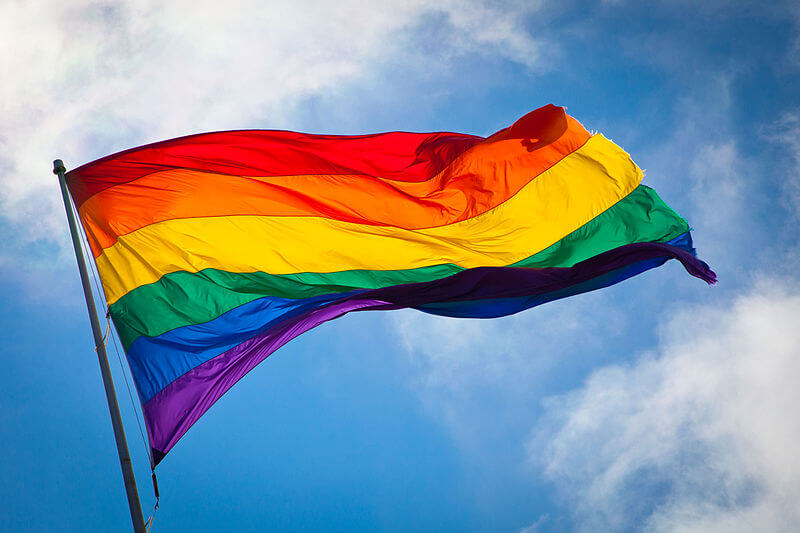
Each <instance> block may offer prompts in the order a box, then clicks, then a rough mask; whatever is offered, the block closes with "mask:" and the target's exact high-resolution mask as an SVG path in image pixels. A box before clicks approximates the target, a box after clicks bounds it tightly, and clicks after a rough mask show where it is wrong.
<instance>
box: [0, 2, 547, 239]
mask: <svg viewBox="0 0 800 533" xmlns="http://www.w3.org/2000/svg"><path fill="white" fill-rule="evenodd" d="M531 9H532V6H531V5H525V4H522V3H520V4H518V5H514V4H509V5H508V6H502V8H501V7H500V6H493V5H484V4H483V3H481V2H477V1H476V2H471V3H470V5H469V6H468V8H465V6H464V4H463V3H457V2H446V3H432V2H431V3H429V2H425V1H411V2H366V3H365V2H358V1H355V0H351V1H344V2H321V1H319V2H303V3H297V2H295V3H291V2H285V3H283V2H272V3H264V2H258V1H255V0H249V1H241V2H227V3H220V2H190V1H188V0H184V1H171V2H157V1H151V0H127V1H122V2H115V1H108V0H105V1H104V0H78V1H71V2H57V1H35V0H34V1H27V0H26V1H21V0H9V1H7V2H3V3H2V4H0V72H1V73H2V75H3V79H4V82H3V83H2V84H1V86H0V91H2V99H0V124H3V127H2V131H0V180H2V189H3V195H2V197H0V212H2V218H0V224H2V223H5V224H7V225H10V226H11V227H10V229H9V228H7V229H6V231H7V233H8V234H9V235H13V238H14V239H17V240H19V241H21V242H23V243H24V242H31V241H36V240H41V239H44V240H52V239H53V237H52V236H53V235H57V236H59V237H60V236H63V235H64V233H65V232H64V231H63V230H64V228H63V215H62V214H61V210H62V208H61V206H59V205H58V204H59V195H58V188H57V186H56V181H55V178H54V177H53V176H52V175H51V174H50V170H51V167H50V163H51V161H52V159H54V158H55V157H63V158H64V159H65V160H66V162H67V164H68V165H70V164H71V165H77V164H79V163H83V162H86V161H88V160H91V159H94V158H96V157H99V156H102V155H105V154H107V153H110V152H112V151H116V150H120V149H124V148H128V147H130V146H131V145H136V144H141V143H145V142H150V141H154V140H158V139H161V138H166V137H172V136H177V135H183V134H187V133H192V132H197V131H208V130H217V129H233V128H242V127H258V126H262V127H264V126H266V127H291V126H292V124H293V122H292V121H291V120H290V117H291V116H292V114H293V112H294V110H295V108H296V106H297V105H298V104H299V103H300V102H302V101H303V99H304V98H307V97H309V96H313V95H320V94H326V93H330V92H332V91H334V90H336V88H338V87H342V86H347V84H353V83H355V82H357V81H358V80H359V79H363V78H364V77H367V76H369V75H370V74H372V73H374V72H376V71H378V70H380V69H381V68H386V67H387V65H391V64H392V63H393V62H395V61H398V58H401V57H403V56H404V55H408V54H411V55H412V56H414V57H413V59H416V60H418V61H424V60H425V58H426V57H427V56H428V52H429V50H430V48H436V49H442V51H441V53H442V54H449V55H450V56H458V55H463V54H470V53H484V52H485V53H487V54H494V55H495V56H499V57H505V58H507V59H510V60H514V61H519V62H522V63H524V64H526V65H528V66H529V67H530V66H534V65H535V64H536V63H537V61H538V59H539V55H540V54H539V44H538V43H537V42H536V41H535V40H533V39H532V38H531V37H530V36H529V35H528V34H527V33H526V32H525V31H524V30H523V28H522V26H521V25H522V23H523V21H524V18H525V15H526V14H527V13H529V12H530V11H531ZM431 18H435V19H436V21H437V24H438V26H437V32H436V36H435V39H436V42H435V43H429V42H426V43H424V44H422V45H421V44H420V43H419V42H417V41H419V40H420V39H423V38H424V37H425V35H423V34H421V33H419V32H420V31H422V30H421V28H423V27H424V26H425V23H426V21H427V20H429V19H431ZM431 44H435V46H428V45H431ZM414 54H416V55H414ZM431 70H434V69H431Z"/></svg>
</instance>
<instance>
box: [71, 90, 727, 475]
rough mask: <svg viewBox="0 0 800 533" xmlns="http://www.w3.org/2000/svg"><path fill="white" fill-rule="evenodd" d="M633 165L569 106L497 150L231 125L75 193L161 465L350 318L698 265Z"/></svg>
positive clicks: (446, 311) (133, 154) (498, 304)
mask: <svg viewBox="0 0 800 533" xmlns="http://www.w3.org/2000/svg"><path fill="white" fill-rule="evenodd" d="M641 181H642V171H641V170H640V169H639V168H638V167H637V166H636V164H635V163H633V161H631V159H630V157H629V156H628V154H627V153H625V152H624V151H623V150H621V149H620V148H619V147H617V146H616V145H615V144H614V143H612V142H611V141H609V140H608V139H606V138H605V137H603V136H602V135H599V134H594V135H592V134H590V133H589V132H587V131H586V130H585V129H584V128H583V126H581V125H580V124H579V123H578V122H577V121H576V120H575V119H573V118H571V117H569V116H568V115H566V113H565V112H564V110H563V108H560V107H555V106H552V105H549V106H545V107H542V108H540V109H537V110H536V111H533V112H532V113H530V114H528V115H526V116H524V117H523V118H521V119H520V120H518V121H517V122H516V123H514V124H513V125H512V126H510V127H508V128H506V129H503V130H501V131H499V132H497V133H495V134H494V135H492V136H490V137H488V138H482V137H476V136H474V135H464V134H459V133H443V132H442V133H406V132H391V133H381V134H375V135H356V136H335V135H308V134H302V133H295V132H288V131H257V130H248V131H229V132H218V133H206V134H201V135H192V136H189V137H183V138H179V139H173V140H168V141H163V142H159V143H155V144H151V145H147V146H143V147H140V148H134V149H132V150H128V151H125V152H121V153H118V154H115V155H112V156H109V157H105V158H103V159H100V160H97V161H95V162H93V163H89V164H87V165H84V166H82V167H80V168H77V169H75V170H73V171H71V172H69V173H68V174H67V182H68V185H69V189H70V192H71V195H72V197H73V199H74V201H75V205H76V207H77V210H78V213H79V215H80V219H81V221H82V223H83V227H84V229H85V231H86V235H87V237H88V241H89V245H90V248H91V251H92V253H93V255H94V258H95V262H96V265H97V269H98V271H99V273H100V277H101V280H102V283H103V288H104V291H105V297H106V301H107V302H108V308H109V311H110V314H111V317H112V319H113V321H114V324H115V326H116V329H117V332H118V333H119V336H120V338H121V340H122V343H123V346H124V349H125V352H126V354H127V358H128V362H129V364H130V369H131V373H132V374H133V379H134V381H135V383H136V387H137V390H138V393H139V398H140V400H141V403H142V408H143V411H144V417H145V421H146V425H147V431H148V435H149V439H150V444H151V446H152V449H153V456H154V462H155V463H158V461H160V460H161V459H162V458H163V457H164V455H165V454H166V453H167V452H168V451H169V450H170V449H171V448H172V447H173V446H174V445H175V443H176V442H177V441H178V440H179V439H180V438H181V437H182V436H183V435H184V433H185V432H186V431H187V430H188V429H189V427H191V426H192V424H194V423H195V422H196V421H197V420H198V418H199V417H200V416H201V415H202V414H203V413H205V411H207V410H208V409H209V408H210V407H211V405H212V404H213V403H214V402H215V401H216V400H218V399H219V398H220V396H222V394H224V393H225V392H226V391H227V390H228V389H229V388H230V387H231V386H233V384H234V383H236V381H238V380H239V379H240V378H241V377H242V376H244V375H245V374H246V373H247V372H248V371H249V370H250V369H252V368H253V367H254V366H255V365H257V364H258V363H260V362H261V361H263V360H264V359H265V358H266V357H267V356H269V355H270V354H271V353H272V352H274V351H275V350H276V349H278V348H279V347H280V346H282V345H283V344H285V343H286V342H288V341H289V340H291V339H292V338H294V337H296V336H297V335H299V334H301V333H303V332H304V331H307V330H309V329H311V328H313V327H315V326H317V325H319V324H321V323H322V322H325V321H327V320H331V319H333V318H336V317H339V316H341V315H343V314H345V313H348V312H350V311H363V310H368V309H382V310H385V309H399V308H404V307H410V308H414V309H419V310H420V311H424V312H427V313H432V314H436V315H444V316H451V317H480V318H489V317H499V316H504V315H508V314H512V313H516V312H518V311H521V310H523V309H527V308H530V307H533V306H536V305H539V304H542V303H545V302H549V301H552V300H555V299H558V298H564V297H566V296H572V295H575V294H578V293H582V292H586V291H590V290H594V289H598V288H601V287H606V286H609V285H612V284H614V283H617V282H619V281H622V280H624V279H626V278H629V277H631V276H634V275H636V274H639V273H641V272H643V271H645V270H648V269H650V268H653V267H656V266H658V265H661V264H662V263H664V262H665V261H667V260H668V259H677V260H678V261H680V262H681V263H682V264H683V266H684V267H685V268H686V270H687V271H688V272H689V273H690V274H692V275H693V276H696V277H699V278H701V279H703V280H705V281H707V282H709V283H713V282H714V281H715V279H716V277H715V274H714V273H713V272H712V271H711V270H710V269H709V267H708V265H706V264H705V263H703V262H702V261H700V260H698V259H697V258H696V257H695V255H694V249H693V248H692V241H691V237H690V234H689V226H688V225H687V223H686V221H685V220H683V219H682V218H681V217H680V216H679V215H677V214H676V213H675V212H674V211H673V210H672V209H670V208H669V207H668V206H667V205H666V204H665V203H664V202H663V201H662V200H661V199H660V198H659V197H658V195H656V193H655V191H653V190H652V189H650V188H648V187H645V186H643V185H641V184H640V182H641Z"/></svg>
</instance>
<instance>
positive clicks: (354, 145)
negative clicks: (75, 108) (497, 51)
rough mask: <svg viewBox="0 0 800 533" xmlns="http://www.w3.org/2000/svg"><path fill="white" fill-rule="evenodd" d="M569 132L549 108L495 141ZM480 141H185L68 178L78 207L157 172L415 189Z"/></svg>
mask: <svg viewBox="0 0 800 533" xmlns="http://www.w3.org/2000/svg"><path fill="white" fill-rule="evenodd" d="M566 128H567V118H566V115H565V113H564V109H563V108H560V107H555V106H553V105H547V106H545V107H542V108H539V109H537V110H536V111H533V112H531V113H529V114H528V115H526V116H525V117H523V118H521V119H520V120H518V121H517V122H516V123H515V124H514V125H513V126H511V127H509V128H506V129H504V130H501V131H499V132H497V133H496V134H495V135H494V136H493V137H497V136H500V138H506V137H508V138H527V139H529V142H530V143H531V149H533V148H536V147H539V146H541V145H543V144H549V143H550V142H553V141H554V140H556V139H557V138H558V137H559V136H560V135H561V134H562V133H563V132H564V131H565V130H566ZM482 140H483V138H481V137H476V136H473V135H465V134H459V133H446V132H439V133H407V132H390V133H379V134H374V135H358V136H343V135H312V134H304V133H295V132H290V131H269V130H242V131H226V132H216V133H203V134H198V135H190V136H188V137H181V138H178V139H171V140H168V141H162V142H158V143H154V144H150V145H146V146H142V147H139V148H133V149H131V150H127V151H124V152H120V153H118V154H114V155H111V156H108V157H104V158H102V159H99V160H97V161H94V162H92V163H88V164H86V165H83V166H81V167H78V168H76V169H75V170H72V171H71V172H69V173H68V174H67V178H68V184H69V187H70V192H71V193H72V196H73V198H74V200H75V203H76V205H77V206H80V205H82V204H83V202H85V201H86V200H87V199H88V198H90V197H91V196H93V195H95V194H97V193H98V192H100V191H103V190H105V189H107V188H109V187H113V186H115V185H119V184H122V183H127V182H129V181H132V180H135V179H137V178H140V177H142V176H145V175H148V174H152V173H153V172H159V171H162V170H168V169H174V168H183V169H191V170H199V171H207V172H214V173H219V174H230V175H236V176H291V175H297V174H306V175H307V174H363V175H367V176H375V177H381V178H384V179H389V180H397V181H405V182H420V181H425V180H428V179H430V178H432V177H433V176H435V175H437V174H438V173H439V172H440V171H441V170H442V169H443V168H444V167H445V166H446V165H447V164H448V163H450V162H451V161H453V159H455V158H456V157H458V156H459V155H460V154H462V153H463V152H465V151H466V150H467V149H469V148H470V147H471V146H473V145H475V144H477V143H479V142H481V141H482Z"/></svg>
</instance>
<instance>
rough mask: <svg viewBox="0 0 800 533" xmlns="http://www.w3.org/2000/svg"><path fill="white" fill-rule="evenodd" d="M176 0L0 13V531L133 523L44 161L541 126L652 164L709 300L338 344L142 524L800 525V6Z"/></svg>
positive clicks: (571, 305)
mask: <svg viewBox="0 0 800 533" xmlns="http://www.w3.org/2000/svg"><path fill="white" fill-rule="evenodd" d="M163 4H164V3H162V2H150V1H146V0H126V1H120V2H96V1H89V0H87V1H70V2H54V1H38V2H37V1H33V2H16V1H11V2H5V3H3V4H2V5H0V45H1V46H0V68H1V69H2V72H3V79H4V81H3V83H2V89H1V90H2V99H0V124H2V127H0V181H1V182H2V183H1V185H2V188H1V189H0V190H2V191H3V193H2V195H0V207H1V208H2V209H0V213H2V215H0V239H2V247H0V301H1V302H2V303H3V305H2V306H0V328H1V329H2V331H3V333H4V336H5V342H4V343H3V344H2V345H1V346H0V351H1V352H0V353H2V356H1V357H2V359H0V360H1V361H2V363H3V365H4V371H3V372H2V373H0V440H1V441H2V443H3V444H2V447H3V452H4V453H3V456H4V460H3V461H1V462H0V478H2V479H3V480H4V483H3V484H2V485H0V502H2V503H0V510H2V515H3V520H2V521H0V529H5V530H8V531H26V530H27V531H41V530H59V531H73V530H74V531H118V530H120V531H124V530H125V528H127V527H128V525H129V518H128V511H127V505H126V503H125V495H124V491H123V487H122V481H121V475H120V472H119V466H118V462H117V458H116V451H115V449H114V447H113V436H112V433H111V425H110V422H109V419H108V414H107V408H106V405H105V399H104V397H103V390H102V384H101V380H100V375H99V369H98V365H97V361H96V357H95V355H94V353H93V349H92V346H91V337H90V332H89V327H88V320H87V318H86V316H85V308H84V304H83V301H82V295H81V292H80V286H79V282H78V277H77V272H76V267H75V263H74V258H73V257H72V255H71V254H72V251H71V248H69V242H68V240H67V239H68V233H67V229H66V219H65V216H64V212H63V207H62V206H61V205H60V198H59V193H58V186H57V181H56V179H55V177H54V176H53V175H52V174H51V161H52V160H53V159H54V158H56V157H60V158H62V159H64V161H65V163H66V164H67V166H68V167H75V166H77V165H79V164H82V163H85V162H88V161H90V160H93V159H95V158H97V157H100V156H103V155H106V154H108V153H111V152H114V151H118V150H121V149H125V148H129V147H132V146H136V145H140V144H144V143H147V142H152V141H156V140H159V139H164V138H169V137H174V136H179V135H185V134H189V133H196V132H202V131H209V130H220V129H239V128H266V129H271V128H275V129H291V130H299V131H306V132H317V133H342V134H356V133H368V132H377V131H387V130H410V131H440V130H449V131H459V132H465V133H473V134H479V135H487V134H490V133H492V132H494V131H496V130H497V129H500V128H502V127H504V126H506V125H508V124H510V123H511V122H513V121H514V120H515V119H516V118H518V117H519V116H521V115H523V114H525V113H526V112H528V111H530V110H532V109H535V108H537V107H539V106H541V105H544V104H547V103H554V104H557V105H564V106H566V107H567V108H568V112H569V113H570V114H572V115H573V116H575V117H576V118H577V119H579V120H580V121H581V122H582V123H583V124H584V125H586V127H587V128H589V129H590V130H597V131H601V132H603V133H604V134H605V135H606V136H608V137H609V138H611V139H613V140H614V141H615V142H617V143H618V144H620V145H621V146H622V147H624V148H625V149H626V150H627V151H628V152H630V153H631V154H632V156H633V157H634V159H635V160H636V161H637V163H638V164H639V165H640V166H641V167H642V168H644V169H646V178H645V183H647V184H648V185H651V186H653V187H655V188H656V189H657V190H658V191H659V193H660V194H661V196H662V197H663V198H664V199H665V200H666V201H667V202H668V203H669V204H670V205H672V206H673V207H674V208H675V209H676V210H678V211H679V212H680V213H681V214H683V215H684V216H685V217H686V218H687V219H688V220H689V222H690V224H692V226H693V228H694V231H695V243H696V245H697V247H698V250H699V253H700V256H701V257H702V258H704V259H705V260H706V261H708V262H709V263H710V264H711V265H712V267H713V268H714V269H715V270H716V271H717V273H718V274H719V277H720V283H719V284H718V285H717V286H715V287H713V288H709V287H706V286H705V285H704V284H703V283H702V282H700V281H698V280H696V279H694V278H691V277H689V276H688V275H686V274H685V273H684V272H683V270H682V269H681V268H680V267H679V266H678V265H674V264H667V265H665V266H664V267H662V268H660V269H658V270H656V271H651V272H648V273H646V274H644V275H642V276H639V277H637V278H635V279H632V280H629V281H627V282H624V283H622V284H620V285H617V286H614V287H611V288H609V289H607V290H603V291H598V292H595V293H591V294H586V295H582V296H579V297H575V298H572V299H568V300H563V301H559V302H554V303H551V304H547V305H545V306H542V307H539V308H536V309H533V310H530V311H527V312H524V313H522V314H519V315H515V316H512V317H507V318H504V319H497V320H491V321H477V320H453V319H445V318H437V317H431V316H427V315H424V314H421V313H416V312H412V311H398V312H390V313H386V312H372V313H360V314H355V315H352V316H348V317H345V318H343V319H338V320H336V321H333V322H331V323H328V324H325V325H323V326H321V327H319V328H317V329H315V330H313V331H311V332H309V333H307V334H305V335H303V336H301V337H300V338H298V339H296V340H294V341H292V342H291V343H290V344H288V345H287V346H285V347H283V348H282V349H281V350H280V351H278V352H277V353H276V354H275V355H273V356H272V357H270V358H269V359H268V360H267V361H265V362H264V363H262V364H261V365H260V366H259V367H258V368H257V369H255V370H254V371H253V372H251V373H250V374H249V375H248V376H247V377H246V378H245V379H243V380H242V381H241V382H240V383H239V384H238V385H237V386H236V387H235V388H234V389H232V390H231V391H230V392H229V393H228V394H227V395H226V396H225V397H223V399H222V400H221V401H220V402H218V404H217V405H216V406H215V407H214V408H212V410H211V411H210V412H209V413H208V414H207V415H206V416H205V417H204V418H202V419H201V420H200V422H198V423H197V424H196V425H195V426H194V427H193V428H192V429H191V430H190V431H189V433H188V434H187V435H186V436H185V437H184V439H183V440H182V441H181V442H180V443H179V444H178V445H177V446H176V447H175V448H174V449H173V451H172V452H171V453H170V454H169V455H168V456H167V458H166V459H165V460H164V461H163V462H162V464H161V465H160V466H159V468H158V475H159V483H160V488H161V493H162V507H161V509H160V510H159V512H158V514H157V516H156V523H155V529H154V530H155V531H158V530H161V531H183V530H186V531H212V530H220V529H222V530H235V531H264V530H274V531H294V530H321V531H352V530H386V531H407V530H415V531H448V530H449V531H520V532H523V531H524V532H534V531H564V530H576V531H597V530H611V531H628V530H646V531H676V530H681V531H737V530H739V531H751V530H754V529H758V530H765V531H787V530H796V529H800V512H799V511H798V509H797V505H796V502H797V501H800V461H798V459H797V454H796V453H795V450H796V449H797V443H798V441H800V419H799V418H798V417H797V411H796V405H797V404H798V401H800V393H798V389H797V386H796V384H797V382H798V380H800V331H798V328H797V324H796V323H797V317H798V316H800V275H799V274H798V271H800V270H799V267H800V232H799V231H798V229H797V225H798V222H800V33H798V27H799V24H800V9H798V8H797V6H796V5H795V4H793V3H792V2H770V3H763V2H715V1H708V2H688V1H686V2H684V1H677V0H676V1H662V2H648V3H644V2H630V1H625V0H620V1H607V2H552V1H548V0H541V1H535V2H486V3H484V2H479V1H462V2H448V1H445V2H403V3H400V2H397V3H383V2H371V3H363V4H362V3H360V2H349V1H344V2H337V3H336V5H334V3H330V2H306V3H302V5H300V3H288V2H287V3H277V2H276V3H268V4H265V3H262V2H256V1H243V2H238V3H235V4H230V3H218V2H208V3H206V2H199V3H198V2H188V1H174V2H169V3H167V5H163ZM111 358H112V369H113V370H114V373H115V379H116V381H117V386H118V392H119V396H120V403H121V404H122V407H123V411H124V416H125V422H126V427H127V432H128V438H129V444H130V447H131V452H132V454H133V456H134V462H135V465H136V473H137V477H138V480H139V486H140V492H141V495H142V502H143V507H144V508H145V512H146V513H148V512H149V511H150V509H151V508H152V504H153V501H154V500H153V496H152V491H151V489H150V484H149V479H148V478H149V467H148V464H147V459H146V456H145V451H144V445H143V443H142V441H141V437H140V436H139V431H138V429H137V425H136V419H135V417H134V414H133V413H134V410H133V407H132V405H131V402H130V400H129V399H128V396H127V391H126V389H125V384H124V380H123V376H122V373H121V372H122V371H121V367H120V365H119V363H118V362H117V361H116V358H115V355H114V352H113V350H112V352H111Z"/></svg>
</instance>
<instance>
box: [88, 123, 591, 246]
mask: <svg viewBox="0 0 800 533" xmlns="http://www.w3.org/2000/svg"><path fill="white" fill-rule="evenodd" d="M567 122H568V127H567V129H566V130H565V131H564V133H563V134H562V135H561V136H560V137H559V138H557V139H556V140H555V141H553V142H551V143H548V144H544V145H543V146H537V142H538V140H537V139H520V138H511V139H509V138H507V137H505V138H504V136H501V135H498V136H495V137H492V138H489V139H488V140H487V141H485V142H482V143H480V144H478V145H476V146H474V147H472V148H471V149H469V150H468V151H467V152H466V153H464V154H462V155H461V156H459V157H458V158H456V159H455V160H454V161H453V162H452V163H450V165H448V166H447V167H446V168H445V169H443V170H442V171H441V172H440V173H439V174H437V175H436V176H434V177H433V178H431V179H430V180H427V181H423V182H401V181H395V180H389V179H383V178H375V177H371V176H364V175H302V176H270V177H244V176H231V175H226V174H214V173H207V172H199V171H194V170H185V169H177V170H167V171H161V172H155V173H153V174H149V175H147V176H143V177H141V178H138V179H136V180H134V181H131V182H128V183H125V184H121V185H117V186H115V187H112V188H108V189H106V190H104V191H101V192H99V193H97V194H95V195H94V196H92V197H91V198H89V199H88V200H87V201H86V202H84V204H83V205H82V206H81V207H80V215H81V219H82V220H83V223H84V226H85V227H86V233H87V234H88V236H89V243H90V246H91V248H92V252H93V253H94V255H95V257H97V256H99V255H100V253H101V252H102V250H103V249H105V248H108V247H110V246H112V245H113V244H114V243H115V242H116V241H117V238H118V237H119V236H121V235H126V234H128V233H131V232H133V231H136V230H138V229H140V228H143V227H145V226H148V225H150V224H153V223H156V222H161V221H164V220H172V219H181V218H192V217H215V216H228V215H266V216H316V217H324V218H330V219H335V220H341V221H345V222H353V223H359V224H372V225H380V226H396V227H399V228H404V229H421V228H430V227H436V226H444V225H448V224H452V223H454V222H458V221H461V220H465V219H468V218H471V217H474V216H476V215H479V214H481V213H484V212H486V211H488V210H490V209H492V208H494V207H496V206H497V205H499V204H501V203H503V202H504V201H506V200H508V199H509V198H510V197H512V196H513V195H515V194H516V193H517V192H518V191H519V190H520V189H521V188H522V187H523V186H524V185H525V184H526V183H528V182H529V181H531V180H532V179H533V178H535V177H536V176H537V175H539V174H541V173H542V172H544V171H545V170H547V169H548V168H550V167H552V166H553V165H554V164H556V163H557V162H558V161H560V160H561V159H563V158H564V157H565V156H567V155H569V154H570V153H572V152H574V151H575V150H577V149H578V148H580V147H581V146H582V145H583V144H584V143H585V142H586V141H587V140H588V139H589V133H588V132H587V131H586V130H585V129H584V128H583V126H581V125H580V124H579V123H578V122H577V121H576V120H574V119H572V118H571V117H567Z"/></svg>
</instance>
